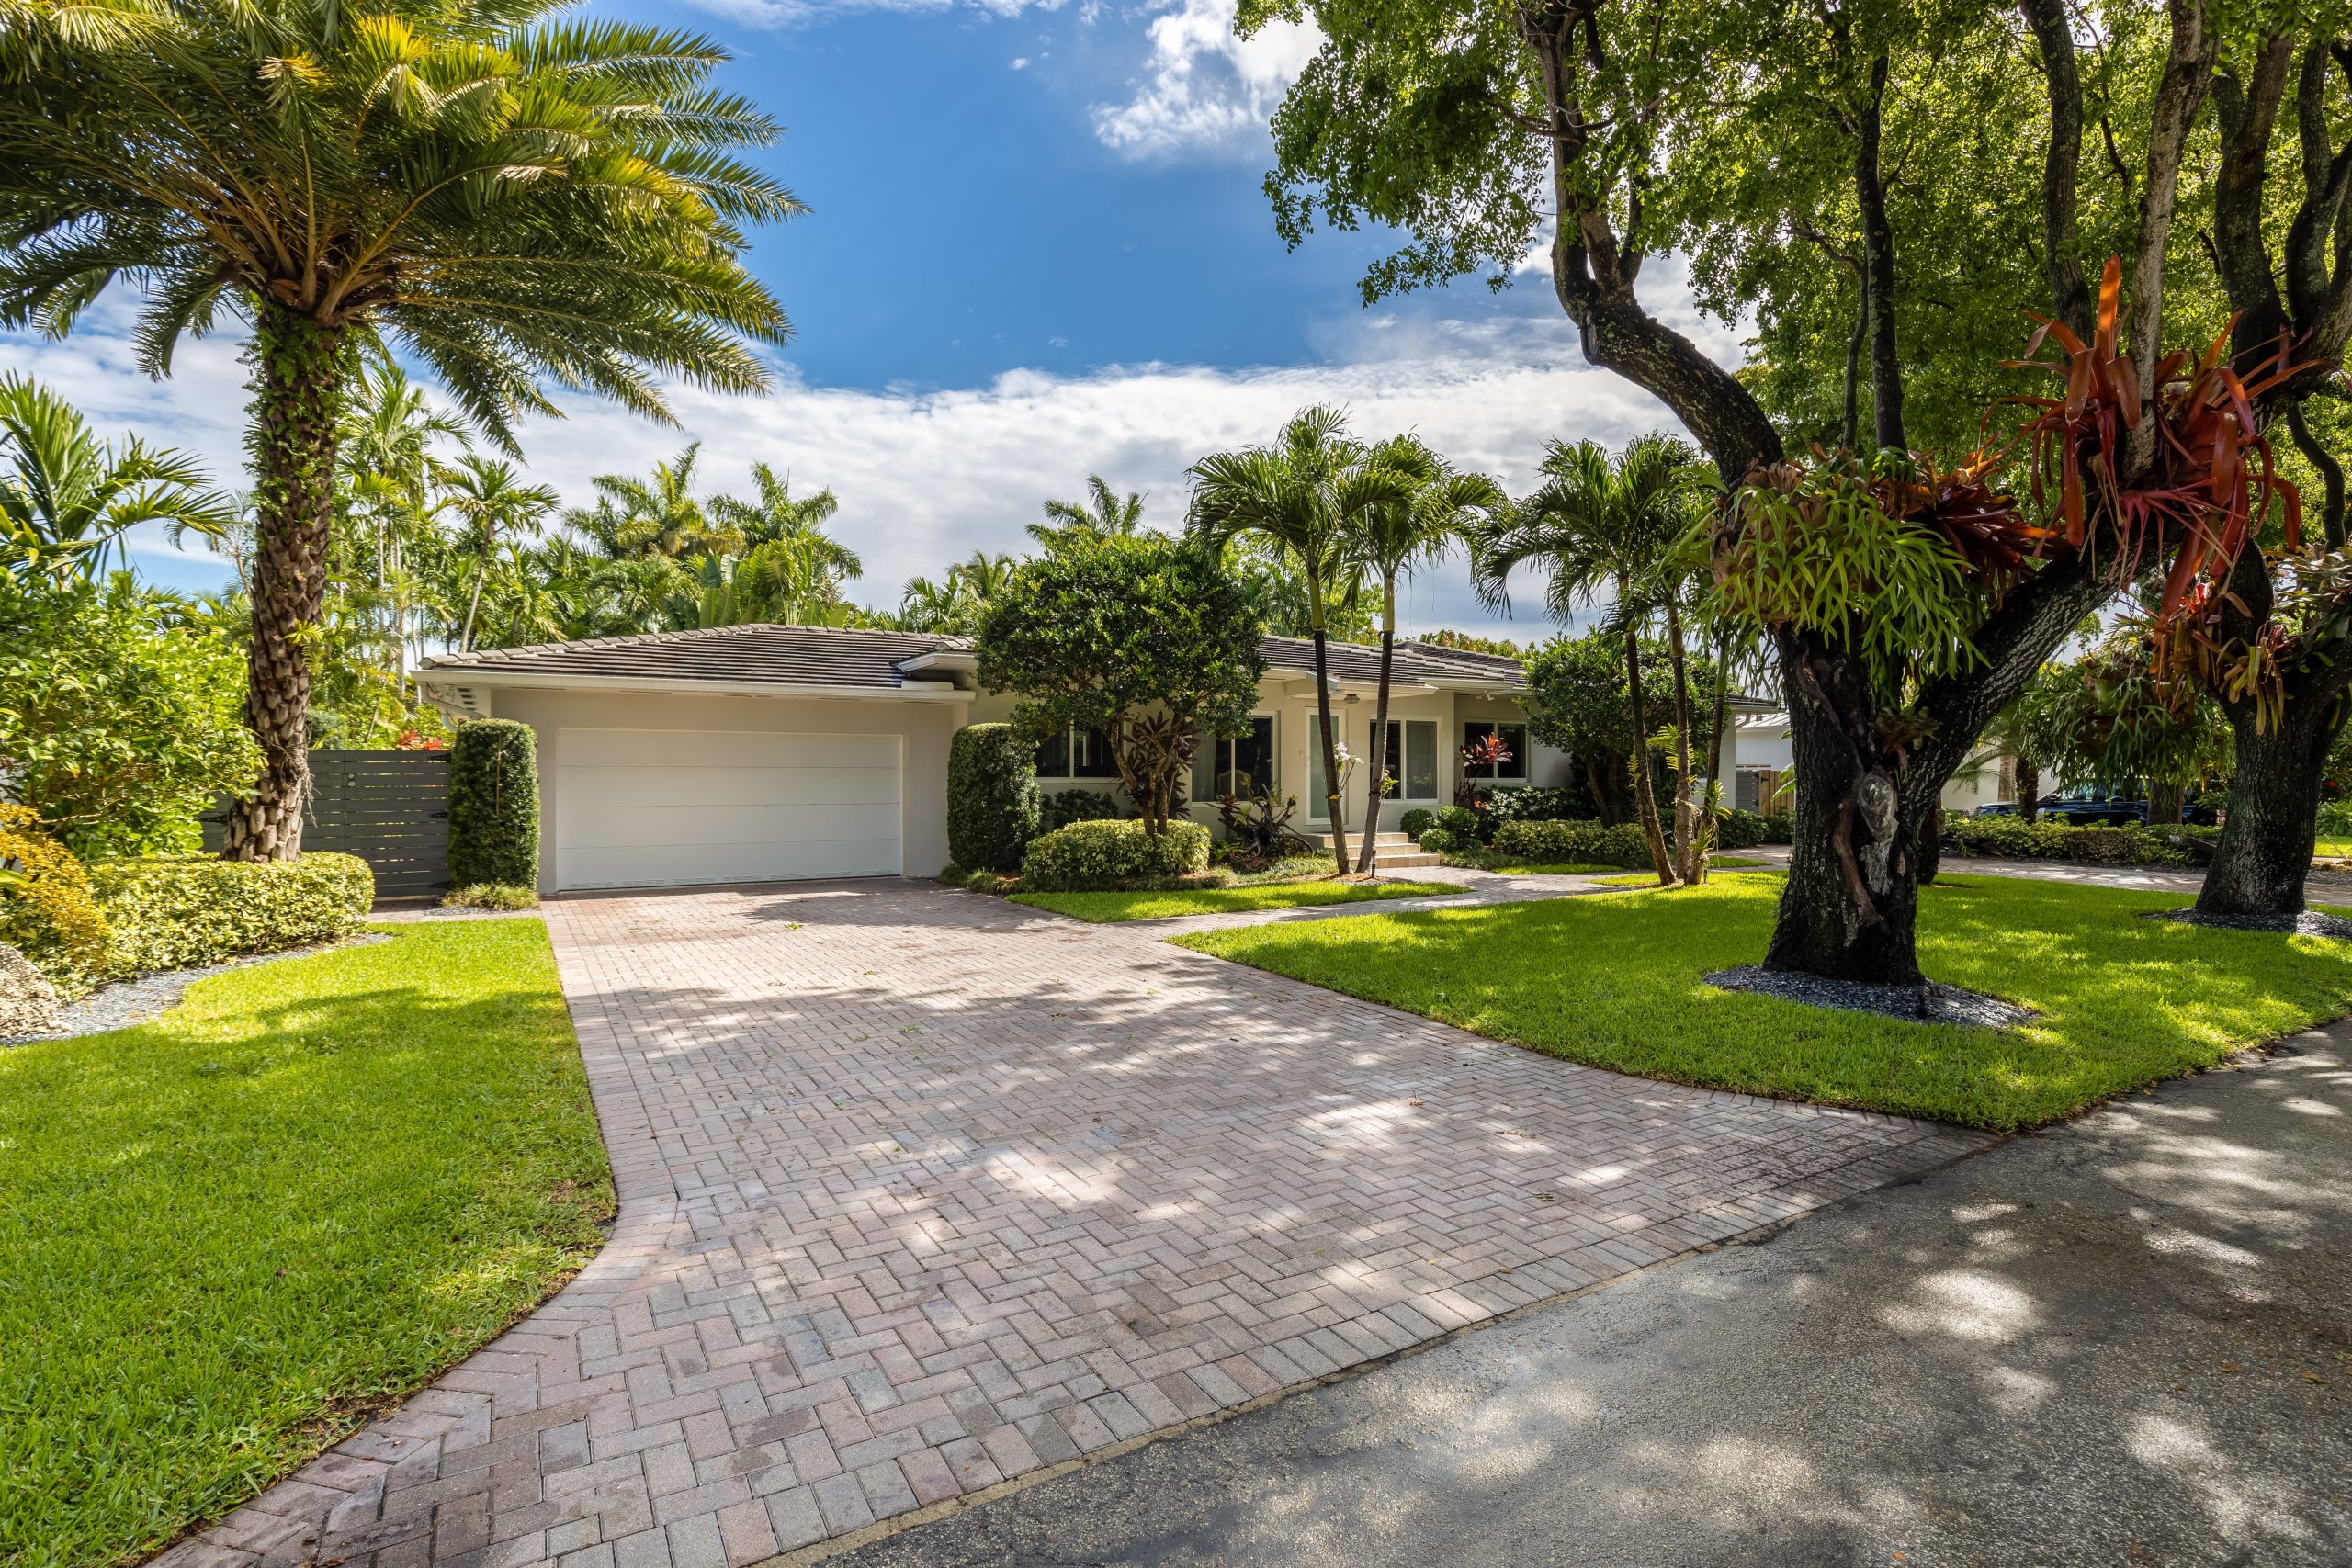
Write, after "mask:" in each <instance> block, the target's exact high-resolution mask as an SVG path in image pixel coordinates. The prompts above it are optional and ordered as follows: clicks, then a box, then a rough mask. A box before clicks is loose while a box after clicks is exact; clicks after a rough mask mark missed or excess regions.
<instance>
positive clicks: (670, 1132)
mask: <svg viewBox="0 0 2352 1568" xmlns="http://www.w3.org/2000/svg"><path fill="white" fill-rule="evenodd" d="M548 927H549V930H550V931H551V932H552V933H553V935H554V938H555V943H556V950H557V953H558V956H559V959H560V964H561V968H562V974H563V983H564V988H565V991H566V994H567V995H568V997H569V998H570V999H571V1009H572V1013H573V1017H574V1019H575V1020H576V1021H577V1023H578V1026H579V1031H580V1037H581V1045H582V1052H583V1054H584V1055H585V1057H586V1059H587V1063H588V1068H589V1074H590V1078H591V1081H592V1083H593V1085H594V1091H595V1097H596V1105H597V1111H598V1113H599V1115H600V1116H601V1118H602V1120H603V1123H604V1130H605V1141H606V1142H607V1144H608V1145H610V1147H611V1150H612V1154H613V1167H614V1170H615V1173H616V1178H617V1179H618V1181H619V1185H620V1194H621V1219H620V1223H619V1225H618V1227H617V1229H616V1234H615V1235H614V1237H613V1240H612V1242H611V1244H610V1246H609V1247H607V1248H606V1249H605V1252H604V1253H603V1254H602V1255H600V1256H599V1257H598V1258H597V1259H596V1260H595V1262H594V1264H593V1265H591V1266H590V1268H589V1269H587V1270H586V1271H585V1272H583V1273H582V1275H581V1276H580V1278H579V1279H578V1280H575V1281H574V1282H573V1283H572V1284H571V1286H570V1287H568V1288H567V1289H566V1290H564V1291H563V1292H561V1293H560V1295H558V1296H557V1297H556V1298H555V1299H554V1300H553V1301H552V1302H550V1303H548V1305H547V1306H546V1307H545V1308H543V1309H542V1310H540V1311H539V1312H538V1313H537V1314H535V1315H534V1316H533V1317H532V1318H531V1319H529V1320H528V1321H527V1322H526V1323H524V1324H522V1325H518V1326H517V1327H515V1329H513V1330H512V1331H510V1332H509V1333H508V1334H506V1335H505V1336H504V1337H502V1338H500V1339H499V1340H498V1341H496V1342H495V1343H494V1344H492V1345H491V1346H490V1347H488V1348H485V1349H484V1350H482V1351H481V1352H480V1353H479V1354H477V1355H475V1356H474V1357H473V1358H472V1359H469V1360H468V1361H467V1362H466V1363H465V1364H464V1365H462V1366H460V1367H459V1368H458V1369H457V1370H456V1371H452V1372H450V1373H449V1374H448V1375H447V1377H445V1378H443V1379H442V1380H441V1381H440V1382H438V1383H436V1384H435V1385H434V1386H433V1387H432V1388H431V1389H429V1390H427V1391H425V1392H424V1393H420V1394H419V1395H417V1396H416V1397H415V1398H414V1399H413V1400H411V1401H410V1402H409V1404H407V1405H406V1406H405V1407H404V1408H403V1409H401V1411H400V1412H398V1413H397V1414H395V1415H393V1416H389V1417H387V1418H385V1419H383V1420H381V1421H379V1422H377V1423H376V1424H375V1425H374V1426H372V1427H368V1429H367V1430H365V1431H363V1432H361V1433H359V1434H358V1435H356V1436H355V1437H353V1438H350V1439H348V1440H347V1441H345V1442H344V1443H342V1444H340V1445H338V1446H337V1447H336V1448H335V1449H334V1450H333V1451H332V1452H330V1453H329V1454H327V1455H326V1456H324V1457H323V1458H322V1459H320V1460H319V1461H316V1462H315V1463H313V1464H311V1465H310V1466H308V1467H306V1468H305V1469H304V1470H302V1471H301V1472H300V1473H299V1474H297V1475H296V1476H295V1477H293V1478H292V1479H290V1480H288V1481H287V1482H284V1483H280V1484H279V1485H277V1486H276V1487H274V1488H272V1489H271V1490H270V1491H269V1492H267V1493H266V1494H265V1495H262V1496H261V1497H259V1498H257V1499H256V1500H255V1501H254V1502H253V1503H252V1504H250V1505H248V1506H246V1507H244V1508H243V1509H241V1510H239V1511H238V1512H237V1513H236V1514H235V1515H233V1516H232V1517H230V1518H229V1519H227V1520H225V1521H223V1522H222V1523H221V1524H220V1526H218V1527H217V1528H215V1529H211V1530H209V1531H207V1532H206V1533H205V1534H204V1536H203V1537H202V1538H201V1539H200V1540H190V1541H187V1542H184V1543H182V1544H181V1545H180V1546H178V1547H176V1548H175V1549H174V1550H173V1551H169V1552H167V1553H165V1554H164V1558H163V1559H162V1560H161V1561H162V1562H165V1563H168V1564H169V1565H170V1568H194V1565H197V1564H221V1565H229V1564H234V1565H239V1568H243V1565H246V1564H253V1563H255V1562H266V1563H270V1564H278V1563H284V1564H289V1565H291V1564H300V1563H313V1562H316V1563H322V1564H323V1563H331V1562H340V1563H343V1564H346V1565H349V1568H421V1565H424V1564H428V1563H429V1564H435V1565H446V1564H463V1565H465V1568H515V1565H520V1564H527V1563H544V1562H561V1563H562V1564H564V1565H565V1568H718V1565H722V1564H739V1565H740V1564H744V1563H751V1562H758V1561H760V1560H762V1559H763V1558H766V1557H768V1556H770V1555H772V1554H774V1553H776V1552H778V1551H788V1550H791V1549H794V1548H797V1547H800V1546H804V1545H807V1544H809V1543H811V1542H815V1541H819V1540H824V1539H826V1538H827V1537H829V1536H834V1535H839V1534H842V1533H843V1532H847V1531H851V1530H854V1529H858V1528H860V1527H862V1526H865V1525H866V1524H868V1523H870V1522H872V1521H874V1520H876V1519H878V1518H886V1517H890V1516H892V1515H898V1514H902V1513H906V1512H908V1511H910V1510H913V1509H916V1508H920V1507H922V1506H924V1505H927V1504H932V1503H936V1502H940V1501H942V1500H944V1499H947V1498H952V1497H955V1496H957V1495H959V1494H962V1493H966V1492H969V1491H974V1490H978V1489H979V1488H983V1487H987V1486H989V1485H992V1484H994V1483H997V1482H999V1481H1000V1480H1002V1479H1004V1478H1006V1477H1009V1476H1017V1475H1020V1474H1023V1472H1035V1471H1036V1470H1038V1469H1040V1468H1041V1467H1044V1466H1048V1465H1052V1464H1054V1463H1056V1462H1057V1461H1065V1460H1069V1459H1072V1458H1075V1457H1077V1456H1079V1455H1081V1454H1084V1453H1088V1452H1092V1451H1099V1450H1103V1449H1105V1448H1108V1447H1110V1446H1111V1445H1114V1444H1115V1443H1118V1442H1120V1441H1122V1440H1124V1439H1126V1438H1134V1437H1136V1436H1139V1435H1141V1434H1144V1433H1148V1432H1150V1431H1152V1430H1154V1429H1156V1428H1159V1427H1166V1426H1169V1425H1171V1424H1174V1423H1176V1422H1179V1421H1182V1420H1183V1419H1185V1418H1187V1417H1191V1416H1200V1415H1204V1414H1207V1413H1209V1412H1213V1411H1216V1410H1218V1409H1221V1408H1226V1407H1230V1406H1233V1405H1236V1404H1241V1403H1243V1402H1245V1401H1247V1400H1249V1399H1250V1398H1252V1397H1253V1396H1257V1395H1261V1394H1264V1393H1271V1392H1272V1391H1275V1390H1277V1389H1280V1388H1283V1387H1284V1386H1286V1385H1290V1384H1293V1383H1297V1382H1302V1381H1305V1380H1308V1379H1311V1378H1314V1377H1316V1376H1318V1375H1320V1374H1324V1373H1328V1372H1330V1371H1335V1370H1336V1369H1339V1368H1340V1367H1344V1366H1348V1365H1351V1364H1353V1363H1357V1362H1361V1361H1363V1360H1366V1359H1372V1358H1376V1357H1380V1356H1383V1355H1385V1354H1387V1353H1389V1352H1391V1351H1395V1350H1398V1349H1401V1348H1405V1347H1407V1346H1409V1345H1412V1344H1414V1343H1416V1342H1419V1341H1421V1340H1426V1339H1429V1338H1430V1337H1434V1336H1437V1335H1440V1334H1442V1333H1444V1332H1446V1331H1447V1330H1450V1329H1453V1328H1455V1327H1458V1326H1461V1325H1465V1324H1472V1323H1476V1322H1478V1321H1480V1320H1482V1319H1484V1318H1487V1317H1490V1316H1492V1315H1494V1314H1498V1313H1503V1312H1507V1311H1509V1310H1510V1309H1512V1308H1514V1307H1518V1306H1521V1305H1523V1304H1525V1303H1530V1302H1533V1301H1538V1300H1541V1299H1544V1298H1545V1297H1548V1296H1552V1295H1555V1294H1557V1293H1559V1292H1564V1291H1568V1290H1572V1289H1575V1288H1577V1287H1579V1286H1583V1285H1587V1284H1590V1283H1592V1282H1593V1281H1595V1280H1602V1279H1606V1278H1608V1277H1611V1276H1612V1275H1616V1274H1620V1273H1623V1272H1624V1271H1626V1270H1628V1269H1634V1268H1637V1267H1640V1266H1642V1265H1645V1264H1648V1263H1653V1262H1656V1261H1657V1260H1659V1259H1661V1258H1668V1257H1671V1256H1673V1255H1675V1254H1677V1253H1679V1252H1681V1251H1683V1250H1686V1249H1688V1248H1690V1247H1695V1246H1698V1245H1701V1244H1702V1243H1705V1242H1708V1241H1712V1240H1715V1239H1719V1238H1722V1237H1724V1236H1727V1235H1736V1234H1737V1233H1739V1232H1742V1231H1745V1230H1747V1229H1749V1228H1751V1227H1753V1226H1755V1225H1757V1224H1759V1223H1762V1222H1766V1221H1769V1220H1772V1219H1775V1218H1779V1217H1781V1216H1785V1215H1788V1214H1791V1213H1797V1212H1799V1211H1802V1210H1804V1209H1806V1208H1808V1207H1812V1206H1815V1205H1817V1204H1819V1203H1821V1202H1823V1201H1827V1200H1830V1199H1833V1198H1837V1197H1838V1196H1840V1195H1843V1194H1846V1193H1849V1192H1852V1191H1854V1190H1859V1189H1860V1188H1863V1187H1867V1186H1870V1185H1872V1184H1875V1183H1879V1182H1883V1181H1885V1180H1888V1179H1891V1178H1894V1177H1895V1176H1898V1175H1901V1174H1905V1173H1908V1172H1910V1171H1913V1170H1916V1169H1918V1168H1922V1167H1925V1166H1928V1165H1930V1164H1934V1163H1936V1162H1939V1161H1942V1160H1945V1159H1948V1158H1951V1156H1955V1155H1957V1154H1960V1153H1962V1152H1964V1151H1966V1150H1968V1149H1970V1148H1973V1147H1975V1146H1977V1145H1979V1144H1981V1142H1982V1140H1981V1139H1978V1138H1974V1137H1971V1136H1968V1135H1964V1134H1957V1133H1953V1132H1951V1131H1950V1130H1944V1129H1937V1128H1933V1127H1928V1126H1925V1125H1922V1124H1920V1123H1917V1122H1905V1121H1902V1120H1899V1119H1896V1118H1892V1117H1885V1116H1871V1115H1858V1114H1850V1113H1844V1112H1836V1111H1819V1110H1811V1109H1807V1108H1804V1107H1801V1106H1793V1105H1785V1104H1780V1103H1776V1102H1773V1101H1770V1100H1758V1099H1753V1098H1749V1097H1746V1096H1741V1095H1731V1094H1715V1093H1708V1092H1704V1091H1700V1090H1693V1089H1679V1088H1675V1087H1672V1086H1669V1085H1664V1084H1657V1083H1651V1082H1646V1081H1644V1080H1641V1079H1635V1078H1626V1077H1616V1076H1613V1075H1611V1074H1608V1073H1603V1072H1599V1071H1594V1070H1591V1069H1588V1068H1584V1067H1578V1066H1572V1065H1570V1064H1566V1063H1563V1062H1559V1061H1555V1060H1552V1059H1550V1058H1547V1057H1544V1056H1539V1055H1533V1054H1532V1053H1528V1052H1523V1051H1520V1050H1516V1049H1514V1048H1512V1047H1510V1046H1506V1045H1500V1044H1497V1043H1493V1042H1490V1041H1486V1040H1482V1039H1479V1038H1477V1037H1476V1036H1474V1035H1469V1034H1464V1033H1462V1032H1458V1031H1454V1030H1452V1029H1447V1028H1444V1027H1442V1026H1440V1025H1437V1024H1433V1023H1429V1022H1426V1021H1420V1020H1417V1019H1413V1018H1408V1017H1406V1016H1403V1015H1400V1014H1397V1013H1393V1012H1390V1011H1387V1010H1383V1009H1380V1008H1376V1007H1373V1006H1370V1005H1368V1004H1363V1003H1359V1002H1355V1001H1352V1000H1350V999H1348V998H1341V997H1338V996H1334V995H1332V994H1330V993H1329V992H1325V991H1320V990H1317V989H1314V988H1312V987H1306V986H1303V985H1299V984H1296V983H1295V982H1292V981H1288V980H1283V979H1280V978H1277V977H1274V976H1264V975H1260V974H1257V973H1254V972H1251V971H1249V970H1245V969H1240V968H1237V967H1234V966H1231V965H1228V964H1223V963H1220V962H1218V961H1216V960H1215V959H1210V958H1206V957H1204V956H1201V955H1198V954H1194V953H1187V952H1184V951H1182V950H1181V949H1176V948H1172V947H1169V946H1166V945H1165V944H1163V943H1161V942H1157V941H1155V940H1153V939H1152V938H1151V937H1149V936H1148V934H1146V933H1142V932H1138V931H1120V930H1118V929H1116V928H1103V927H1085V926H1080V925H1077V924H1074V923H1072V922H1069V921H1065V920H1060V919H1053V918H1050V917H1046V916H1042V915H1038V914H1035V913H1034V912H1031V911H1028V910H1024V909H1022V908H1018V907H1016V906H1012V905H1008V904H1005V903H1001V902H1000V901H998V900H995V899H990V898H986V897H979V896H976V895H972V894H964V893H949V892H945V891H943V890H940V889H937V888H933V887H928V886H921V885H915V884H906V883H897V882H889V883H879V882H865V883H839V884H830V885H802V886H793V887H773V886H772V887H766V888H755V889H744V890H740V891H701V892H695V893H681V894H667V895H642V896H634V897H597V898H583V899H574V900H567V901H563V902H560V903H557V904H555V905H553V906H551V907H550V908H549V909H548Z"/></svg>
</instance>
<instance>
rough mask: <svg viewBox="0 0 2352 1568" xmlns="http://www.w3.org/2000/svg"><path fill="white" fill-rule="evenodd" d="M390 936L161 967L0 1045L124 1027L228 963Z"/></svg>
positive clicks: (164, 1008) (245, 964)
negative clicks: (47, 1027) (37, 1031)
mask: <svg viewBox="0 0 2352 1568" xmlns="http://www.w3.org/2000/svg"><path fill="white" fill-rule="evenodd" d="M390 940H391V938H390V937H388V936H386V935H384V934H383V933H382V932H380V931H363V932H361V933H360V934H358V935H356V936H352V937H346V938H345V939H344V940H343V941H341V942H313V943H311V945H310V946H308V947H286V948H280V949H278V950H277V952H276V953H247V954H245V955H244V956H243V957H242V958H232V959H230V960H229V961H228V962H227V963H225V964H204V965H202V966H200V967H198V968H194V969H165V970H160V971H158V972H157V973H155V974H153V975H141V976H137V977H136V978H134V979H130V980H115V981H111V982H109V983H107V985H104V986H100V987H98V988H97V989H96V990H95V991H92V992H91V993H90V994H89V995H88V996H86V997H84V998H82V999H81V1000H80V1001H77V1002H68V1003H67V1004H66V1005H65V1006H63V1007H62V1008H60V1009H58V1010H57V1027H56V1028H54V1029H52V1030H50V1031H48V1032H45V1033H41V1034H9V1035H0V1045H31V1044H34V1043H38V1042H40V1041H43V1040H73V1039H76V1038H78V1037H80V1036H82V1035H85V1034H106V1033H110V1032H113V1031H115V1030H118V1029H128V1028H130V1026H131V1025H132V1024H134V1023H144V1022H146V1021H148V1020H149V1019H151V1018H154V1017H157V1016H159V1015H160V1014H163V1013H165V1012H168V1011H170V1010H172V1009H173V1008H174V1007H175V1006H176V1005H178V1002H179V999H180V998H181V997H183V996H185V995H187V988H188V987H190V986H193V985H195V984H196V983H197V982H198V980H202V979H206V978H209V976H214V975H225V974H227V973H228V972H229V971H230V970H232V969H244V968H249V967H251V966H252V965H254V964H275V963H276V962H277V960H279V959H281V958H307V957H309V956H311V954H312V953H333V952H334V951H335V950H336V949H338V948H345V947H363V946H365V945H367V944H368V942H390Z"/></svg>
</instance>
